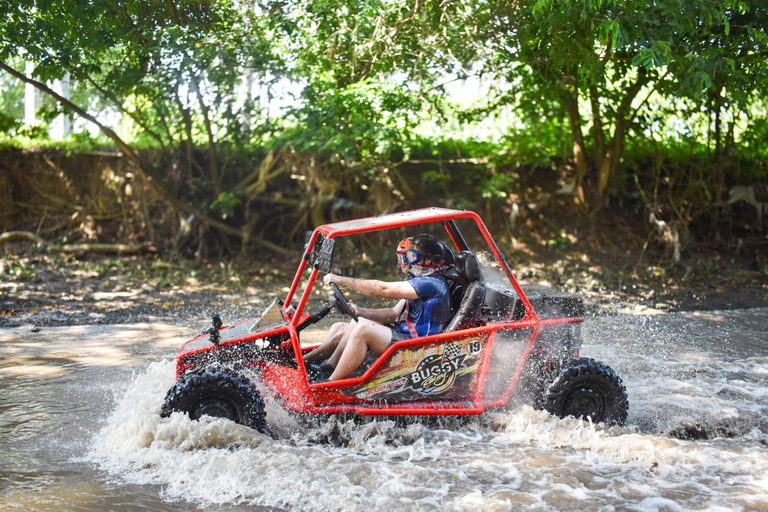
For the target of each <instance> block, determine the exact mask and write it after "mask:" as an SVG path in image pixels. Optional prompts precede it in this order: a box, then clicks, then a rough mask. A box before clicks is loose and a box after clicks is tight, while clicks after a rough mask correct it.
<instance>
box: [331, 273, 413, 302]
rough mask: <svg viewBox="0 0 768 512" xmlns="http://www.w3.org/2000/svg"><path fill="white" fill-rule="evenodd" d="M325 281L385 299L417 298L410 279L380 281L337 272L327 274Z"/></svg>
mask: <svg viewBox="0 0 768 512" xmlns="http://www.w3.org/2000/svg"><path fill="white" fill-rule="evenodd" d="M323 283H325V284H331V283H336V284H340V285H342V286H346V287H347V288H351V289H352V290H355V291H356V292H360V293H364V294H365V295H370V296H371V297H383V298H385V299H416V298H418V295H416V290H415V289H414V288H413V286H412V285H411V283H409V282H408V281H397V282H393V283H391V282H388V281H379V280H377V279H356V278H354V277H344V276H337V275H336V274H326V275H325V277H323Z"/></svg>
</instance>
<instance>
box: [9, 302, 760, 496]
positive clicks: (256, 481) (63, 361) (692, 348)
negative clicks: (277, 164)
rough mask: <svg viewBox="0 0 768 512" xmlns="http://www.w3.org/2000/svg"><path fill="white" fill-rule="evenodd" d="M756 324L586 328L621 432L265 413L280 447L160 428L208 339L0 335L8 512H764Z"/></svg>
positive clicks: (216, 423)
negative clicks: (181, 350)
mask: <svg viewBox="0 0 768 512" xmlns="http://www.w3.org/2000/svg"><path fill="white" fill-rule="evenodd" d="M766 326H768V309H751V310H739V311H728V312H706V313H675V314H666V315H658V316H650V315H645V316H643V315H630V314H627V315H618V316H610V317H598V318H593V319H590V320H588V322H587V324H586V325H585V329H584V336H585V344H584V348H583V351H582V354H583V355H584V356H586V357H594V358H596V359H599V360H602V361H603V362H605V363H606V364H608V365H610V366H612V367H613V368H614V369H615V370H616V371H617V372H618V373H619V375H621V376H622V378H623V379H624V382H625V385H626V387H627V391H628V394H629V400H630V415H629V419H628V426H626V427H622V428H618V427H612V428H610V429H605V428H602V427H600V426H594V425H591V424H589V423H588V422H583V421H579V420H575V419H566V420H557V419H554V418H552V417H550V416H548V415H547V414H545V413H542V412H538V411H534V410H532V409H530V408H527V407H526V408H522V409H521V410H519V411H515V412H493V413H487V414H486V415H485V416H483V417H482V418H480V419H475V420H474V421H470V422H455V421H447V422H444V423H428V424H424V423H415V424H410V425H395V424H394V423H393V422H391V421H386V420H378V421H372V422H368V423H365V424H362V425H361V424H355V423H353V422H350V421H347V422H344V421H338V420H336V419H330V420H327V421H324V422H322V423H320V424H315V425H307V424H300V423H299V422H297V420H296V419H295V418H293V417H291V416H290V415H288V414H286V413H284V412H283V411H281V410H280V409H279V408H278V407H277V406H276V405H275V404H274V403H273V402H270V403H269V404H268V420H269V423H270V426H271V427H272V428H273V430H274V431H275V432H276V434H277V439H272V438H268V437H265V436H263V435H261V434H258V433H255V432H253V431H251V430H250V429H247V428H244V427H240V426H238V425H235V424H233V423H230V422H227V421H225V420H214V419H206V420H204V421H202V422H199V423H198V422H191V421H189V420H188V419H187V418H186V417H184V416H182V415H180V414H174V415H173V416H172V417H171V418H167V419H161V418H160V417H159V410H160V406H161V404H162V400H163V397H164V395H165V392H166V391H167V389H168V388H169V387H170V386H171V385H172V384H173V373H174V368H173V355H174V354H175V351H176V349H177V348H178V346H179V345H180V344H181V343H182V342H183V341H184V340H185V339H186V338H188V337H190V336H191V335H192V334H194V333H195V331H199V330H200V329H187V328H179V327H174V326H170V325H164V324H151V325H149V324H147V325H128V326H126V325H120V326H86V327H62V328H42V329H41V330H40V331H39V332H32V331H31V330H30V329H29V328H24V327H21V328H18V329H10V330H3V331H0V508H2V509H11V510H13V509H19V510H105V509H110V510H116V511H127V510H137V509H142V510H198V509H199V510H253V509H258V508H261V507H267V508H270V507H277V508H284V509H300V510H303V509H306V510H361V509H364V508H369V509H390V510H391V509H398V510H399V509H406V510H407V509H413V510H415V509H419V510H430V509H449V510H465V509H470V508H472V509H474V508H482V509H489V510H518V509H536V510H584V509H593V510H594V509H600V510H613V509H617V510H767V509H768V420H766V417H767V416H768V328H766ZM202 327H204V326H200V328H202ZM671 433H672V435H670V434H671ZM678 437H688V439H685V440H683V439H679V438H678Z"/></svg>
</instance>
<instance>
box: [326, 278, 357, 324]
mask: <svg viewBox="0 0 768 512" xmlns="http://www.w3.org/2000/svg"><path fill="white" fill-rule="evenodd" d="M331 288H332V289H333V305H334V306H335V307H336V310H337V311H338V312H339V313H341V314H342V315H347V316H349V317H351V318H352V320H354V321H355V322H357V320H358V318H357V313H355V310H353V309H352V307H350V305H349V303H348V302H347V299H345V298H344V294H343V293H341V290H339V287H338V286H337V285H336V283H331Z"/></svg>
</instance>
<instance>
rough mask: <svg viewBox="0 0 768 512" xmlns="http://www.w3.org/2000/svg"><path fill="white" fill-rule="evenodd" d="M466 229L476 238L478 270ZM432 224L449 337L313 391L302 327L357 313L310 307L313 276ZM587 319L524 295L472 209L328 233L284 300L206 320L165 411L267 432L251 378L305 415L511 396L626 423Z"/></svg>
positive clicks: (577, 308) (320, 231)
mask: <svg viewBox="0 0 768 512" xmlns="http://www.w3.org/2000/svg"><path fill="white" fill-rule="evenodd" d="M460 226H462V227H463V229H467V227H469V229H474V230H479V235H480V236H475V238H476V239H477V240H481V239H483V240H485V242H486V244H487V247H485V248H484V249H483V251H484V253H482V256H485V260H486V261H483V258H478V254H481V253H475V252H473V251H472V250H471V249H470V247H469V245H468V244H467V242H466V239H465V236H464V234H463V233H462V231H460V230H459V227H460ZM430 229H431V230H432V231H435V232H437V231H439V233H437V236H442V237H443V239H445V240H449V241H450V243H451V244H452V245H453V246H454V247H455V251H454V250H452V249H450V247H449V246H448V245H447V244H446V245H445V247H446V255H445V259H446V262H447V270H446V272H445V275H446V278H447V279H448V281H449V285H450V288H451V298H452V308H453V318H452V320H451V321H450V322H449V324H448V325H447V327H446V328H445V330H444V331H443V332H441V333H440V334H434V335H430V336H425V337H418V338H412V339H407V340H403V341H398V342H396V343H393V344H392V345H391V346H390V347H389V348H388V349H387V350H386V351H385V352H384V353H383V354H381V355H380V356H378V357H369V360H368V362H367V364H364V365H363V367H361V368H360V369H358V371H357V372H356V373H354V374H353V375H352V376H351V377H349V378H347V379H344V380H337V381H331V382H313V379H312V376H311V375H308V373H307V365H305V363H304V360H303V358H302V356H303V355H304V354H306V353H307V352H308V351H309V350H311V349H312V348H314V347H315V346H317V344H318V343H317V340H315V341H314V342H308V341H307V339H306V338H308V337H309V336H305V332H310V331H305V329H307V327H309V326H311V325H313V324H315V323H317V322H319V321H320V320H322V319H323V317H325V316H326V315H328V313H329V312H330V311H331V310H332V309H333V308H336V309H337V310H338V311H339V312H341V313H343V314H345V315H348V316H350V317H353V318H354V316H355V314H354V310H353V309H352V308H350V307H349V305H348V303H347V302H346V300H345V297H344V295H343V294H342V293H341V291H340V290H339V289H338V288H335V287H334V291H333V296H332V301H330V302H328V303H325V304H323V305H322V306H321V307H319V308H317V310H316V311H313V312H307V310H308V309H310V308H309V307H308V303H309V302H310V299H312V298H313V297H316V296H317V295H318V290H315V288H316V287H317V288H318V289H319V288H320V287H321V285H322V283H321V281H318V279H317V278H318V275H319V273H320V272H323V273H328V272H330V271H331V268H332V267H334V265H336V262H335V261H334V255H335V253H336V252H338V249H339V246H340V245H343V243H344V239H345V237H357V236H360V235H370V234H373V235H377V236H380V237H381V235H390V236H391V238H390V237H386V238H384V239H389V240H390V242H392V243H396V240H395V235H396V234H397V233H411V234H414V233H417V232H424V231H425V230H430ZM387 230H394V231H395V233H391V234H390V233H385V231H387ZM475 235H477V233H475ZM380 239H381V238H380ZM397 240H399V238H398V239H397ZM379 246H380V245H379ZM354 247H355V248H356V249H359V248H360V247H361V246H360V245H359V244H357V245H354ZM363 261H365V260H364V259H363ZM392 261H394V258H392ZM451 262H452V264H451ZM334 268H337V267H334ZM294 299H297V302H295V307H294V306H291V305H292V304H294ZM294 310H295V311H294ZM583 321H584V304H583V301H582V300H581V299H580V298H579V297H574V296H571V295H564V294H560V293H556V292H553V291H552V290H548V289H544V288H542V287H536V286H530V287H525V288H524V287H521V285H520V284H519V283H518V281H517V279H516V278H515V276H514V274H513V273H512V271H511V270H510V268H509V266H508V265H507V262H506V261H505V259H504V257H503V255H502V253H501V251H500V250H499V248H498V247H497V246H496V243H495V242H494V240H493V238H492V237H491V235H490V233H489V232H488V230H487V229H486V227H485V225H484V224H483V221H482V220H481V219H480V217H479V216H478V215H477V214H476V213H474V212H471V211H457V210H449V209H441V208H427V209H421V210H414V211H408V212H402V213H393V214H388V215H381V216H377V217H369V218H362V219H356V220H349V221H343V222H337V223H333V224H326V225H324V226H320V227H318V228H316V229H315V230H314V232H313V233H312V235H311V237H310V238H309V241H308V243H307V247H306V249H305V251H304V255H303V257H302V259H301V262H300V264H299V268H298V270H297V272H296V275H295V277H294V279H293V282H292V284H291V286H290V289H289V291H288V294H287V297H286V298H285V300H284V301H275V302H273V303H272V305H271V306H269V307H268V308H267V309H266V310H265V311H264V312H263V314H262V315H260V316H258V317H256V318H252V319H250V320H246V321H244V322H241V323H238V324H236V325H233V326H231V327H222V322H221V320H220V319H219V317H218V316H217V315H214V316H213V327H212V328H211V329H209V330H208V331H206V332H205V333H203V335H201V336H198V337H196V338H194V339H192V340H190V341H188V342H187V343H185V344H184V345H183V346H182V347H181V349H180V350H179V353H178V357H177V363H176V378H177V381H176V384H175V385H174V386H173V387H172V388H171V389H170V390H169V391H168V394H167V396H166V399H165V403H164V404H163V409H162V414H163V415H164V416H168V415H170V414H171V413H172V412H173V411H182V412H185V413H188V414H189V416H190V417H191V418H192V419H198V418H200V417H201V416H203V415H209V416H216V417H224V418H229V419H231V420H233V421H236V422H238V423H241V424H243V425H247V426H250V427H252V428H255V429H258V430H262V431H265V430H266V413H265V410H264V402H263V399H262V397H261V395H260V392H259V391H258V390H257V387H256V386H255V385H254V383H253V382H252V381H251V380H250V379H255V378H257V379H259V380H261V382H262V383H263V386H262V387H260V389H264V387H266V388H268V389H269V390H270V391H271V392H272V393H274V394H275V395H276V396H277V397H278V399H279V401H280V403H281V404H282V406H283V407H285V408H287V409H289V410H292V411H295V412H297V413H302V414H309V415H329V414H356V415H387V416H397V415H409V416H414V415H475V414H481V413H483V412H484V411H486V410H488V409H493V408H500V407H506V406H508V405H509V404H510V402H513V401H517V402H527V403H530V404H532V405H534V406H535V407H538V408H541V409H545V410H547V411H549V412H551V413H552V414H555V415H557V416H559V417H564V416H566V415H572V416H576V417H580V418H587V417H589V418H591V420H592V421H593V422H605V423H609V424H623V423H624V421H625V420H626V417H627V408H628V403H627V395H626V390H625V388H624V386H623V385H622V382H621V379H620V378H619V377H618V376H617V375H616V373H615V372H614V371H613V370H612V369H611V368H609V367H607V366H605V365H603V364H601V363H599V362H597V361H594V360H592V359H584V358H580V356H579V350H580V347H581V337H580V324H581V323H582V322H583Z"/></svg>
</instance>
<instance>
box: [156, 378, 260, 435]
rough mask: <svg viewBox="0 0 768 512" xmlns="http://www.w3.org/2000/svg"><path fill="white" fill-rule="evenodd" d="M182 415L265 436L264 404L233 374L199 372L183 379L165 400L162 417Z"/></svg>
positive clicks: (248, 386) (242, 380) (257, 395)
mask: <svg viewBox="0 0 768 512" xmlns="http://www.w3.org/2000/svg"><path fill="white" fill-rule="evenodd" d="M174 411H181V412H185V413H187V414H188V415H189V417H190V418H191V419H193V420H198V419H200V418H201V417H202V416H212V417H214V418H226V419H229V420H232V421H234V422H235V423H239V424H241V425H245V426H247V427H251V428H253V429H256V430H258V431H260V432H266V413H265V412H264V400H263V399H262V398H261V395H260V394H259V392H258V391H256V390H255V389H254V388H253V386H252V385H251V384H250V382H249V381H248V380H247V379H246V378H244V377H241V376H239V375H237V374H236V373H230V372H226V371H224V370H221V369H217V368H202V369H199V370H195V371H193V372H191V373H188V374H187V375H185V376H183V377H182V378H181V379H179V381H178V382H177V383H176V385H175V386H173V387H172V388H171V389H170V390H169V391H168V394H167V395H166V397H165V403H163V410H162V416H163V417H167V416H170V415H171V413H172V412H174Z"/></svg>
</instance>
